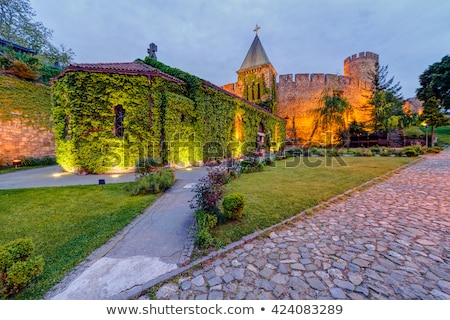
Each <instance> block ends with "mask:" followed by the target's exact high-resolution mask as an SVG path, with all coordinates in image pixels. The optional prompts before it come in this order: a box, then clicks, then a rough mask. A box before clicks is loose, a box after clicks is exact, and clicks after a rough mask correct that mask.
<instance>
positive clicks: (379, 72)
mask: <svg viewBox="0 0 450 320" xmlns="http://www.w3.org/2000/svg"><path fill="white" fill-rule="evenodd" d="M388 69H389V67H388V66H387V65H386V66H380V64H379V63H378V62H377V63H376V64H375V71H374V72H369V79H370V80H371V81H372V85H373V87H374V91H387V92H390V93H391V94H392V95H393V96H395V97H397V98H398V99H402V95H401V93H400V91H401V90H402V86H401V85H400V82H396V83H394V77H391V78H389V79H388V74H389V70H388Z"/></svg>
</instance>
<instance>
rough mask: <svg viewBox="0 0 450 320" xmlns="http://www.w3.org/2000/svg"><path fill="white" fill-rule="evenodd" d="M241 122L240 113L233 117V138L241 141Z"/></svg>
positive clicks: (242, 134)
mask: <svg viewBox="0 0 450 320" xmlns="http://www.w3.org/2000/svg"><path fill="white" fill-rule="evenodd" d="M243 122H244V120H243V119H242V115H240V114H238V115H236V117H235V118H234V138H235V139H236V141H243V140H244V128H243Z"/></svg>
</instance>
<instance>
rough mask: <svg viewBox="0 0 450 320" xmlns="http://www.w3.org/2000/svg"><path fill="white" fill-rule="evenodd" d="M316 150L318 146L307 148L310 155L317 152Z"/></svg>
mask: <svg viewBox="0 0 450 320" xmlns="http://www.w3.org/2000/svg"><path fill="white" fill-rule="evenodd" d="M318 151H319V149H318V148H316V147H311V148H310V149H309V154H310V155H312V154H317V153H318Z"/></svg>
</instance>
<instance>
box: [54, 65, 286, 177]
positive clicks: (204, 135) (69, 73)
mask: <svg viewBox="0 0 450 320" xmlns="http://www.w3.org/2000/svg"><path fill="white" fill-rule="evenodd" d="M52 106H53V118H54V121H55V126H54V133H55V140H56V157H57V161H58V163H59V164H60V165H61V166H62V167H63V168H64V169H65V170H67V171H71V172H78V173H103V172H120V171H125V170H131V169H132V168H133V167H134V165H135V163H136V161H137V160H139V159H142V158H156V159H158V160H161V161H162V162H163V163H165V164H171V165H175V166H180V167H185V166H191V165H201V164H203V163H205V162H208V161H214V160H221V159H223V158H228V157H239V156H241V155H244V154H247V153H252V152H257V151H259V149H261V150H263V149H266V148H267V149H268V148H269V146H270V148H271V150H272V151H273V152H274V151H277V150H278V149H279V148H281V147H282V144H283V143H284V140H285V130H286V129H285V120H284V119H281V118H279V117H276V116H275V115H273V114H272V113H271V112H269V111H267V110H265V109H264V108H262V107H260V106H257V105H255V104H253V103H251V102H248V101H247V100H244V99H243V98H240V97H238V96H235V95H233V94H230V93H229V92H227V91H225V90H223V89H221V88H219V87H217V86H215V85H213V84H211V83H210V82H207V81H204V80H202V79H200V78H198V77H196V76H193V75H190V74H188V73H186V72H184V71H181V70H179V69H175V68H171V67H169V66H166V65H164V64H162V63H161V62H158V61H157V60H156V59H152V58H150V57H147V58H146V59H145V60H144V61H136V62H131V63H109V64H108V63H106V64H102V63H98V64H74V65H71V66H69V67H68V68H66V69H65V70H64V72H62V73H61V74H60V75H59V76H58V77H57V78H55V79H54V80H53V82H52Z"/></svg>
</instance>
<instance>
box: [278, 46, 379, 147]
mask: <svg viewBox="0 0 450 320" xmlns="http://www.w3.org/2000/svg"><path fill="white" fill-rule="evenodd" d="M377 65H378V55H377V54H375V53H372V52H360V53H359V55H356V54H354V55H352V56H350V57H348V58H346V59H345V60H344V75H343V76H340V75H336V74H323V73H314V74H295V76H293V75H292V74H286V75H280V76H279V80H278V82H277V97H278V107H277V115H278V116H280V117H282V118H285V119H287V138H288V139H293V138H296V139H300V140H302V141H304V142H308V141H309V140H311V139H312V140H314V141H320V140H321V137H320V133H318V134H316V135H315V136H314V137H311V133H312V130H313V123H314V115H313V113H312V111H313V110H314V109H317V108H318V107H319V100H320V98H321V96H322V94H323V92H324V90H325V89H328V90H330V93H333V92H336V93H338V94H340V95H342V96H343V97H345V98H346V99H347V100H348V102H349V103H350V104H351V105H352V107H353V109H354V114H353V115H352V116H350V118H349V119H348V121H349V122H351V121H353V120H356V121H357V122H365V121H367V120H368V119H369V114H370V110H368V109H367V107H366V104H367V100H368V98H369V97H370V94H371V89H372V84H371V81H370V73H372V72H375V71H376V70H377V69H376V68H377Z"/></svg>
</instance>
